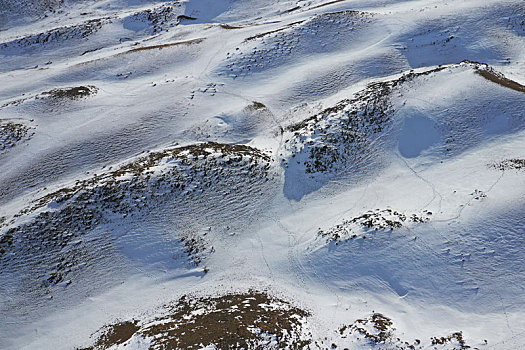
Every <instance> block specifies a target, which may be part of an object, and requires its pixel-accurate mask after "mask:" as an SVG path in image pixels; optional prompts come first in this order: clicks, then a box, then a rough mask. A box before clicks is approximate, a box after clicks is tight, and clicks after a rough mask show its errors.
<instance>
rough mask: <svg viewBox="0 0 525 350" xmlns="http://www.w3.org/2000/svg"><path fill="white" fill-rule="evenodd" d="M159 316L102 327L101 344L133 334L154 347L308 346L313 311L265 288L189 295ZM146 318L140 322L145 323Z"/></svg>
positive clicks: (106, 345) (118, 341) (98, 345)
mask: <svg viewBox="0 0 525 350" xmlns="http://www.w3.org/2000/svg"><path fill="white" fill-rule="evenodd" d="M168 309H169V311H168V312H167V314H166V315H164V316H161V317H158V318H156V319H153V320H145V321H141V322H140V323H139V322H137V321H128V322H121V323H118V324H116V325H114V326H109V327H105V328H103V329H102V335H100V336H99V338H98V339H97V341H96V342H95V345H94V346H92V347H90V348H87V349H108V348H109V347H111V346H114V345H117V344H123V343H125V342H126V341H127V340H128V339H130V338H131V337H132V336H133V335H137V336H141V337H142V338H145V339H147V340H149V341H150V347H149V348H150V349H162V350H164V349H200V348H202V347H205V346H209V345H214V346H215V347H216V348H217V349H264V348H268V347H272V348H279V349H283V348H289V349H303V348H304V347H306V346H308V344H310V342H311V341H310V339H309V337H305V336H304V335H303V323H304V322H305V320H306V318H307V317H308V316H309V313H308V312H307V311H304V310H301V309H299V308H297V307H294V306H292V305H290V304H289V303H287V302H285V301H283V300H280V299H277V298H275V297H273V296H270V295H269V294H267V293H265V292H258V291H248V292H246V293H234V294H227V295H223V296H219V297H199V298H194V297H192V296H183V297H182V298H181V299H179V300H178V301H177V302H176V303H175V304H174V305H171V306H169V307H168ZM139 324H140V326H139Z"/></svg>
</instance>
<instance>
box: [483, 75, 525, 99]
mask: <svg viewBox="0 0 525 350" xmlns="http://www.w3.org/2000/svg"><path fill="white" fill-rule="evenodd" d="M476 73H477V74H479V75H481V76H482V77H483V78H485V79H487V80H489V81H491V82H493V83H496V84H498V85H501V86H503V87H506V88H509V89H512V90H514V91H518V92H523V93H525V86H523V85H521V84H520V83H518V82H515V81H514V80H510V79H508V78H506V77H505V76H504V75H503V74H498V73H496V72H493V71H490V70H476Z"/></svg>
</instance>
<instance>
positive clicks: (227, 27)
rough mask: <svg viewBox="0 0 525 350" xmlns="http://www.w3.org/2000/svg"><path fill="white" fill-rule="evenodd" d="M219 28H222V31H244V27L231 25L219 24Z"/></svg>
mask: <svg viewBox="0 0 525 350" xmlns="http://www.w3.org/2000/svg"><path fill="white" fill-rule="evenodd" d="M219 27H221V28H222V29H242V28H244V27H240V26H231V25H229V24H223V23H221V24H219Z"/></svg>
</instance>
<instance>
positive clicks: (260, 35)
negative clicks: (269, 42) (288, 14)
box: [244, 21, 304, 42]
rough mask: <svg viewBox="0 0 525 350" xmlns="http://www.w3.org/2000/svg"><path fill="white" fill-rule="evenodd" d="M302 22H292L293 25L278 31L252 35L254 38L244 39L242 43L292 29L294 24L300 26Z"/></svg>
mask: <svg viewBox="0 0 525 350" xmlns="http://www.w3.org/2000/svg"><path fill="white" fill-rule="evenodd" d="M303 22H304V21H297V22H293V23H290V24H287V25H286V26H284V27H282V28H278V29H275V30H270V31H269V32H264V33H260V34H257V35H254V36H250V37H248V38H246V39H244V42H247V41H251V40H254V39H259V38H262V37H265V36H267V35H270V34H274V33H278V32H281V31H283V30H286V29H288V28H290V27H293V26H294V25H296V24H301V23H303Z"/></svg>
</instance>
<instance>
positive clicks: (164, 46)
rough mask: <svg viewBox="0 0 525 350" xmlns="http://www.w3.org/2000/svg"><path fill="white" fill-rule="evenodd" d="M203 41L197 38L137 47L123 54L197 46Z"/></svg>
mask: <svg viewBox="0 0 525 350" xmlns="http://www.w3.org/2000/svg"><path fill="white" fill-rule="evenodd" d="M204 40H205V38H198V39H192V40H185V41H178V42H175V43H168V44H161V45H151V46H143V47H137V48H134V49H131V50H129V51H126V52H125V53H130V52H139V51H147V50H155V49H159V50H161V49H164V48H166V47H172V46H179V45H193V44H199V43H201V42H203V41H204Z"/></svg>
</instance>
